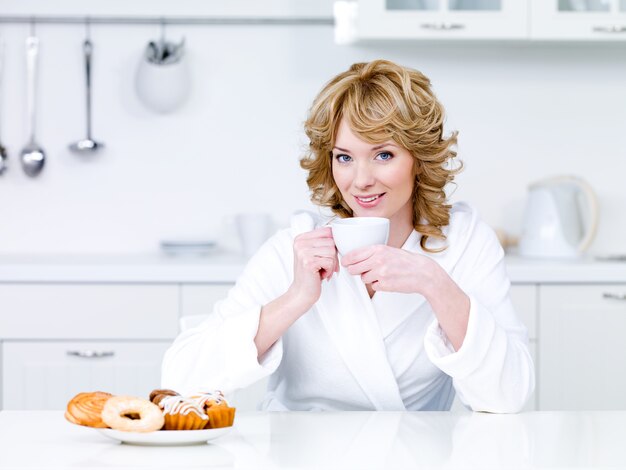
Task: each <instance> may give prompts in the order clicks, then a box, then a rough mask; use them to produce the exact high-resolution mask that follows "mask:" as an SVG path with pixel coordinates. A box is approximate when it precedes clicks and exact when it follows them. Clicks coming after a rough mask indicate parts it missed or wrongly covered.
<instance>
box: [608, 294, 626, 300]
mask: <svg viewBox="0 0 626 470" xmlns="http://www.w3.org/2000/svg"><path fill="white" fill-rule="evenodd" d="M602 298H603V299H611V300H626V294H612V293H610V292H605V293H604V294H602Z"/></svg>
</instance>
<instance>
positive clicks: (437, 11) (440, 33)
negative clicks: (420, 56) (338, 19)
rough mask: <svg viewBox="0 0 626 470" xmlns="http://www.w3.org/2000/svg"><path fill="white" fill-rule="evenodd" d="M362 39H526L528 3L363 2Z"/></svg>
mask: <svg viewBox="0 0 626 470" xmlns="http://www.w3.org/2000/svg"><path fill="white" fill-rule="evenodd" d="M357 24H358V26H357V29H358V38H359V39H417V38H422V39H444V40H447V39H522V38H526V37H528V2H527V0H371V1H368V2H359V12H358V22H357Z"/></svg>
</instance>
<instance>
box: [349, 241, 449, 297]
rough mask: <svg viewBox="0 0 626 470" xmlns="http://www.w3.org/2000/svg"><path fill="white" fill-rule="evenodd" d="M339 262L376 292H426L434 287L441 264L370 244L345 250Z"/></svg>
mask: <svg viewBox="0 0 626 470" xmlns="http://www.w3.org/2000/svg"><path fill="white" fill-rule="evenodd" d="M341 264H342V265H343V266H345V267H346V268H347V269H348V272H349V273H350V274H354V275H360V276H361V279H362V280H363V282H364V283H365V284H370V285H371V286H372V289H373V290H375V291H388V292H403V293H406V294H409V293H419V294H423V295H426V294H427V293H429V292H430V291H431V289H432V287H433V284H434V282H436V281H435V278H436V277H437V276H439V275H440V274H441V273H440V271H442V269H441V267H440V266H439V265H438V264H437V263H436V262H435V261H433V260H432V259H430V258H428V257H427V256H423V255H419V254H417V253H411V252H409V251H405V250H401V249H399V248H393V247H390V246H386V245H372V246H368V247H365V248H359V249H356V250H353V251H351V252H350V253H347V254H346V256H344V257H343V258H342V259H341Z"/></svg>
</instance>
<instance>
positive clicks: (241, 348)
mask: <svg viewBox="0 0 626 470" xmlns="http://www.w3.org/2000/svg"><path fill="white" fill-rule="evenodd" d="M292 240H293V238H292V236H291V234H290V230H289V229H286V230H281V231H280V232H278V233H277V234H276V235H274V236H273V237H272V238H270V239H269V240H268V241H267V242H266V243H265V244H264V245H263V246H262V247H261V248H260V249H259V251H258V252H257V253H256V254H255V255H254V256H253V257H252V258H251V259H250V261H249V262H248V264H247V266H246V267H245V269H244V272H243V273H242V275H241V276H240V277H239V279H238V280H237V283H236V284H235V286H234V287H233V288H232V289H231V290H230V291H229V293H228V296H227V298H226V299H224V300H222V301H220V302H217V303H216V304H215V306H214V308H213V312H212V313H211V314H210V315H208V316H207V319H206V320H205V321H204V322H202V323H201V324H200V325H198V326H197V327H196V328H192V329H189V330H187V331H183V332H182V333H181V334H180V335H179V336H178V337H177V338H176V339H175V341H174V343H173V344H172V346H171V347H170V348H169V349H168V351H167V352H166V354H165V357H164V359H163V366H162V376H161V386H162V387H163V388H168V389H173V390H176V391H178V392H179V393H182V394H189V393H192V392H196V391H199V390H222V391H223V392H224V393H227V394H228V393H230V392H232V391H234V390H236V389H239V388H243V387H246V386H248V385H250V384H252V383H254V382H256V381H258V380H260V379H261V378H263V377H265V376H268V375H270V374H271V373H272V372H274V371H275V370H276V369H277V368H278V365H279V364H280V361H281V359H282V340H281V339H279V340H278V341H277V342H276V343H274V345H273V346H272V347H271V348H270V349H269V351H268V352H267V353H266V354H264V356H263V357H262V358H261V360H260V361H259V360H257V349H256V346H255V344H254V338H255V336H256V333H257V330H258V327H259V317H260V313H261V308H262V307H263V305H266V304H267V303H269V302H270V301H272V300H274V299H276V298H277V297H279V296H280V295H282V294H284V293H285V292H286V291H287V289H288V287H289V285H290V284H291V278H292V276H293V274H292V272H293V268H292V264H293V252H292V250H293V248H292V246H293V241H292ZM207 313H209V312H207Z"/></svg>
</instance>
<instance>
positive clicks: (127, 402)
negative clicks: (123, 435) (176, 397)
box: [102, 395, 164, 432]
mask: <svg viewBox="0 0 626 470" xmlns="http://www.w3.org/2000/svg"><path fill="white" fill-rule="evenodd" d="M102 421H104V422H105V423H106V424H107V425H108V426H110V427H111V428H113V429H117V430H118V431H128V432H152V431H158V430H159V429H161V428H162V427H163V424H164V419H163V413H162V412H161V410H160V409H159V407H158V406H156V405H155V404H154V403H150V402H149V401H148V400H145V399H143V398H138V397H130V396H124V395H121V396H117V397H113V398H109V399H108V400H107V402H106V403H105V404H104V408H103V409H102Z"/></svg>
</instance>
